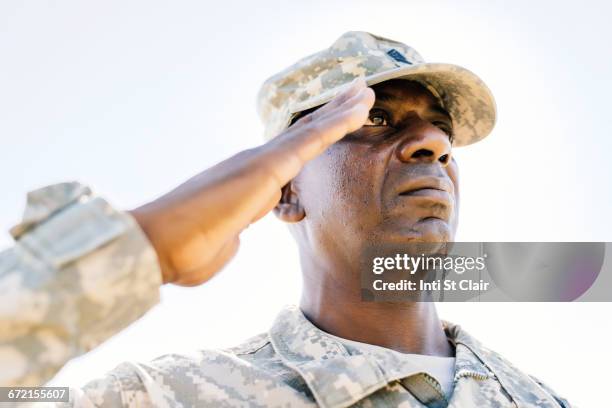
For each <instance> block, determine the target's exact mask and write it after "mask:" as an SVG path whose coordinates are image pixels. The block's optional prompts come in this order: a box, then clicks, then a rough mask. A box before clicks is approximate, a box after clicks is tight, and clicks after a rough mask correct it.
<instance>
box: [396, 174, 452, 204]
mask: <svg viewBox="0 0 612 408" xmlns="http://www.w3.org/2000/svg"><path fill="white" fill-rule="evenodd" d="M453 190H454V189H453V185H452V184H451V183H450V182H449V181H448V180H446V179H443V178H439V177H424V178H419V179H413V180H410V181H409V182H407V183H404V184H402V185H401V186H400V188H399V195H400V196H409V197H430V196H431V197H439V198H442V199H444V200H450V199H451V197H452V192H453Z"/></svg>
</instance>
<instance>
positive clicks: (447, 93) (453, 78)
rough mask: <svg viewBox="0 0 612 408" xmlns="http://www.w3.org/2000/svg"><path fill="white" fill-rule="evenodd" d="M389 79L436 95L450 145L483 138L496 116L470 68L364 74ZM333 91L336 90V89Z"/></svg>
mask: <svg viewBox="0 0 612 408" xmlns="http://www.w3.org/2000/svg"><path fill="white" fill-rule="evenodd" d="M391 79H409V80H414V81H417V82H420V83H422V84H423V85H425V86H426V87H427V88H428V89H430V90H431V91H432V93H434V94H435V95H436V96H437V97H439V98H440V100H441V101H442V103H443V104H444V108H445V109H446V110H447V111H448V113H449V114H450V116H451V118H452V120H453V134H454V142H453V145H454V146H466V145H469V144H472V143H476V142H477V141H479V140H482V139H483V138H485V137H486V136H487V135H489V133H491V130H493V127H494V126H495V120H496V106H495V99H494V98H493V94H492V93H491V91H490V90H489V88H488V87H487V86H486V85H485V83H484V82H483V81H482V80H481V79H480V78H479V77H478V76H477V75H476V74H474V73H473V72H471V71H469V70H468V69H465V68H463V67H460V66H458V65H452V64H442V63H423V64H415V65H406V66H401V67H398V68H396V69H393V70H389V71H385V72H381V73H377V74H374V75H371V76H367V77H365V80H366V83H367V84H368V85H370V86H371V85H375V84H379V83H381V82H385V81H389V80H391ZM337 91H340V89H338V90H337ZM336 93H337V92H331V93H330V92H326V93H325V94H322V95H318V97H316V98H312V99H309V100H306V101H303V102H302V103H300V104H299V105H295V106H292V109H291V111H292V112H298V111H303V110H306V109H310V108H312V107H315V106H318V105H321V104H323V103H326V102H328V101H329V100H331V99H332V98H333V96H334V94H336Z"/></svg>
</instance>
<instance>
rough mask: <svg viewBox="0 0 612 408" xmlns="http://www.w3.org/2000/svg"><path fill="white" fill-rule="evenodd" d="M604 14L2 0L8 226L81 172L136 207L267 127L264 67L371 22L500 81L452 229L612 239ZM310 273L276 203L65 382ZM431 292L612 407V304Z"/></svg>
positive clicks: (443, 311) (529, 365)
mask: <svg viewBox="0 0 612 408" xmlns="http://www.w3.org/2000/svg"><path fill="white" fill-rule="evenodd" d="M459 3H460V4H459ZM611 13H612V8H611V7H610V6H609V5H608V4H606V2H603V1H600V2H595V1H581V2H558V1H537V2H534V1H524V0H520V1H513V2H502V1H484V0H483V1H462V2H457V1H427V2H425V1H421V2H416V1H381V0H378V1H329V0H328V1H309V2H288V1H278V2H271V1H257V2H248V1H243V2H238V1H222V2H203V1H117V0H113V1H104V2H93V1H27V2H23V1H7V0H4V1H2V2H1V3H0V146H1V147H0V186H1V188H2V192H3V193H2V199H1V200H0V228H1V229H2V230H3V231H6V230H7V229H8V228H9V227H10V226H11V225H13V224H14V223H16V222H17V221H18V219H19V217H20V215H21V211H22V209H23V205H24V196H25V193H26V192H27V191H28V190H30V189H32V188H36V187H40V186H43V185H46V184H49V183H54V182H60V181H66V180H73V179H76V180H79V181H82V182H85V183H87V184H90V185H91V186H92V187H93V188H94V189H95V190H96V191H97V192H99V193H101V194H102V195H104V196H105V197H106V198H107V199H109V200H110V201H111V202H112V203H113V204H115V205H116V206H117V207H119V208H126V209H129V208H133V207H135V206H137V205H139V204H141V203H143V202H145V201H146V200H148V199H152V198H154V197H155V196H157V195H158V194H160V193H162V192H165V191H166V190H168V189H169V188H171V187H173V186H175V185H176V184H177V183H180V182H182V181H184V180H185V179H187V178H188V177H190V176H192V175H194V174H196V173H197V172H199V171H200V170H202V169H204V168H206V167H208V166H210V165H212V164H214V163H215V162H217V161H219V160H221V159H223V158H226V157H227V156H229V155H231V154H232V153H234V152H236V151H238V150H240V149H244V148H247V147H251V146H254V145H256V144H258V143H259V142H260V140H261V139H260V137H261V133H262V127H261V125H260V123H259V121H258V118H257V116H256V112H255V102H254V101H255V95H256V92H257V90H258V87H259V85H260V84H261V82H262V81H263V80H265V79H266V78H267V77H268V76H270V75H272V74H274V73H276V72H277V71H279V70H281V69H283V68H285V67H286V66H287V65H289V64H291V63H293V62H294V61H295V60H297V59H298V58H300V57H303V56H305V55H307V54H311V53H312V52H315V51H318V50H319V49H322V48H325V47H327V46H329V45H330V44H331V43H332V42H333V41H334V40H335V39H336V38H337V37H339V36H340V35H341V34H342V33H343V32H345V31H348V30H366V31H371V32H373V33H376V34H379V35H382V36H385V37H389V38H393V39H397V40H401V41H404V42H406V43H407V44H409V45H411V46H413V47H415V48H416V49H417V50H418V51H419V52H420V53H421V54H422V55H423V56H424V57H425V59H426V60H428V61H432V62H452V63H456V64H460V65H463V66H465V67H467V68H469V69H471V70H472V71H474V72H476V73H477V74H478V75H480V76H481V78H482V79H484V80H485V82H486V83H487V84H488V85H489V86H490V88H491V89H492V91H493V93H494V95H495V96H496V99H497V105H498V111H499V116H498V123H497V127H496V128H495V130H494V131H493V133H492V135H491V136H490V137H489V138H488V139H486V140H485V141H483V142H481V143H479V144H477V145H475V146H472V147H467V148H464V149H459V150H457V151H456V153H455V154H456V157H457V159H458V161H459V165H460V167H461V180H462V204H461V205H462V207H461V222H460V231H459V237H458V240H463V241H494V240H498V241H547V240H550V241H611V240H612V230H611V227H612V217H611V216H610V208H611V207H612V206H611V203H612V187H611V182H610V176H611V175H612V161H611V160H610V159H609V157H610V152H611V151H612V122H611V120H610V118H611V116H612V115H611V114H610V110H609V109H610V108H609V98H610V97H609V96H610V94H611V93H612V83H611V79H610V73H611V72H612V53H611V52H610V47H609V45H608V39H609V38H612V26H611V25H610V24H609V16H610V14H611ZM10 242H11V241H10V239H9V236H8V234H6V233H5V234H3V235H1V237H0V246H3V247H4V246H8V245H10ZM300 285H301V280H300V272H299V266H298V262H297V251H296V249H295V247H294V244H293V242H292V240H291V237H290V235H289V234H288V232H287V231H286V230H285V228H284V226H283V225H282V224H281V223H280V222H278V221H277V220H275V219H274V217H273V216H267V217H266V218H265V219H264V220H263V221H261V222H260V223H258V224H257V225H255V226H253V227H251V228H249V230H248V231H247V232H246V233H245V234H244V236H243V237H242V246H241V249H240V252H239V254H238V256H237V257H236V258H235V259H234V260H233V261H232V263H231V264H230V265H229V266H227V267H226V269H225V270H224V271H223V272H222V273H221V274H220V275H219V276H218V277H216V278H215V279H214V280H212V281H211V282H209V283H208V284H206V285H204V286H202V287H198V288H192V289H183V288H177V287H165V288H163V289H162V298H163V299H162V302H161V304H160V305H159V306H157V307H156V308H154V309H153V310H152V311H151V312H150V313H148V314H147V315H146V316H145V317H144V318H143V319H141V320H140V321H139V322H137V323H135V324H134V325H132V326H131V327H130V328H129V329H127V330H125V331H124V332H122V333H121V334H120V335H118V336H116V337H115V338H113V339H112V340H110V341H108V342H107V343H105V344H104V345H102V346H101V347H99V348H98V349H97V350H95V351H94V352H92V353H90V354H89V355H87V356H85V357H83V358H80V359H78V360H75V361H73V362H72V363H70V364H69V365H68V366H67V367H66V368H65V369H64V370H63V371H62V372H61V373H60V374H59V375H58V377H57V378H56V380H55V381H54V384H56V385H81V384H83V383H85V382H87V380H89V379H92V378H95V377H96V376H99V375H102V374H103V373H104V372H106V371H107V370H109V369H112V368H113V367H114V366H116V365H117V364H118V363H120V362H121V361H125V360H145V361H146V360H148V359H151V358H153V357H156V356H158V355H161V354H164V353H169V352H176V351H186V350H190V349H197V348H214V347H224V346H231V345H235V344H237V343H238V342H240V341H241V340H243V339H245V338H247V337H249V336H251V335H254V334H257V333H260V332H262V331H265V330H266V329H267V328H268V327H269V325H270V323H271V321H272V319H273V318H274V316H275V314H276V313H277V312H278V310H279V309H280V308H281V307H282V305H284V304H288V303H297V302H298V300H299V293H300ZM0 301H1V300H0ZM439 309H440V315H441V316H442V317H443V318H445V319H447V320H450V321H453V322H456V323H459V324H461V325H462V326H463V327H464V328H465V329H467V330H468V331H469V332H470V333H472V334H473V335H475V336H476V337H477V338H479V339H480V340H481V341H482V342H483V343H485V344H486V345H488V346H489V347H490V348H492V349H494V350H496V351H499V352H500V353H502V354H503V355H504V356H505V357H507V358H508V359H509V360H510V361H512V362H513V363H515V365H517V366H518V367H519V368H521V369H523V370H524V371H527V372H529V373H531V374H533V375H535V376H537V377H539V378H540V379H542V380H544V381H545V382H547V383H549V385H551V386H552V387H553V388H554V389H556V390H557V391H558V392H559V393H560V394H561V395H564V396H566V397H567V398H568V399H569V400H570V401H572V402H574V403H577V404H578V405H580V406H582V407H599V406H603V405H606V406H608V405H609V403H610V402H609V401H606V400H604V399H603V398H607V395H608V394H609V393H608V388H609V378H610V367H611V366H612V352H611V351H610V346H609V344H610V338H611V337H610V336H611V335H612V331H611V329H610V327H611V323H610V315H611V314H612V304H610V303H608V304H586V303H581V304H579V303H571V304H544V303H541V304H525V303H522V304H518V303H507V304H505V303H497V304H442V305H440V307H439Z"/></svg>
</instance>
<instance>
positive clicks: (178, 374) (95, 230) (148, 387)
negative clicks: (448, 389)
mask: <svg viewBox="0 0 612 408" xmlns="http://www.w3.org/2000/svg"><path fill="white" fill-rule="evenodd" d="M12 232H13V234H14V236H15V237H16V238H17V242H16V244H15V246H14V247H13V248H10V249H9V250H7V251H5V252H3V253H2V254H1V255H0V298H2V302H1V303H0V363H1V365H0V367H1V368H0V378H1V381H0V385H3V386H6V385H40V384H43V383H44V382H45V381H47V380H48V379H49V378H51V377H52V376H53V374H54V373H55V372H57V371H58V370H59V368H60V367H61V366H62V365H63V364H64V363H65V362H66V361H68V360H69V359H70V358H73V357H75V356H77V355H79V354H81V353H83V352H85V351H87V350H89V349H91V348H93V347H95V346H96V345H97V344H99V343H100V342H102V341H103V340H105V339H106V338H108V337H110V336H111V335H113V334H114V333H116V332H117V331H119V330H121V329H122V328H124V327H125V326H127V325H128V324H130V323H131V322H132V321H134V320H136V319H137V318H138V317H139V316H140V315H142V314H143V313H144V312H146V311H147V310H148V309H149V308H150V307H151V306H152V305H154V304H155V303H156V302H157V301H158V299H159V298H158V291H159V286H160V284H161V282H160V272H159V267H158V265H157V260H156V257H155V254H154V252H153V249H152V248H151V246H150V244H149V243H148V241H147V240H146V238H145V236H144V235H143V233H142V232H141V231H140V229H139V228H138V226H137V224H136V223H135V222H134V221H133V220H132V218H131V217H130V216H129V215H128V214H125V213H121V212H118V211H115V210H113V209H112V207H110V206H109V205H108V204H107V203H106V202H105V201H104V200H102V199H101V198H99V197H96V196H94V195H93V194H92V193H91V191H90V190H89V189H88V188H86V187H84V186H82V185H79V184H78V183H68V184H60V185H55V186H51V187H48V188H44V189H41V190H38V191H35V192H33V193H31V194H30V195H29V198H28V205H27V209H26V213H25V216H24V220H23V222H22V223H21V224H20V225H18V226H17V227H16V228H14V229H13V230H12ZM445 330H446V333H447V336H448V338H449V340H450V341H451V342H452V343H453V344H455V346H456V366H455V377H454V378H455V384H454V392H453V393H452V395H451V396H450V399H449V400H448V401H447V400H446V399H445V396H444V395H443V393H442V392H441V388H440V385H439V384H438V383H437V382H436V380H435V379H433V378H432V377H430V376H429V375H427V374H425V373H422V372H421V371H420V369H419V367H418V366H416V365H413V364H411V363H410V362H407V361H406V360H405V359H402V358H400V357H401V355H400V354H399V353H398V352H395V351H393V350H389V349H383V348H377V349H373V348H361V347H359V345H355V343H350V342H347V343H343V342H341V341H339V340H338V339H337V338H334V337H332V336H330V335H328V334H327V333H325V332H323V331H321V330H319V329H318V328H316V327H315V326H314V325H313V324H312V323H310V322H309V321H308V320H307V319H306V318H305V317H304V315H303V314H302V313H301V312H300V310H299V309H298V308H296V307H287V308H286V309H284V310H283V311H282V312H281V313H280V314H279V315H278V317H277V318H276V321H275V322H274V324H273V326H272V328H271V329H270V330H269V331H268V332H267V333H264V334H261V335H259V336H256V337H254V338H253V339H251V340H249V341H247V342H245V343H244V344H242V345H240V346H238V347H235V348H231V349H227V350H218V351H199V352H195V353H192V354H188V355H178V354H170V355H166V356H163V357H160V358H158V359H156V360H153V361H152V362H150V363H146V364H143V363H123V364H121V365H119V366H118V367H117V368H116V369H115V370H113V371H111V372H110V373H109V374H108V375H107V376H106V377H104V378H102V379H99V380H96V381H92V382H90V383H89V384H88V385H86V386H85V387H84V388H83V389H72V390H71V402H70V403H68V404H65V405H67V406H83V407H91V406H94V407H116V406H125V407H153V406H155V407H166V406H167V407H190V406H211V407H316V406H320V407H330V408H331V407H348V406H355V407H404V408H409V407H423V406H427V407H446V406H448V407H551V408H552V407H569V404H568V403H567V402H566V401H565V400H563V399H561V398H560V397H558V396H556V395H555V394H554V393H553V392H552V391H551V390H549V389H548V388H547V387H546V386H544V385H542V384H541V383H539V382H538V381H537V380H535V379H533V378H531V377H529V376H528V375H525V374H523V373H522V372H520V371H519V370H517V369H516V368H515V367H513V366H512V365H511V364H510V363H508V362H507V361H505V360H504V359H502V358H501V357H500V356H499V355H497V354H496V353H494V352H492V351H491V350H488V349H487V348H485V347H483V346H482V345H480V343H478V342H477V341H476V340H474V339H473V338H472V337H470V336H469V335H468V334H467V333H466V332H465V331H463V330H461V328H460V327H459V326H455V325H452V324H449V323H447V324H446V326H445ZM36 406H40V404H37V405H36Z"/></svg>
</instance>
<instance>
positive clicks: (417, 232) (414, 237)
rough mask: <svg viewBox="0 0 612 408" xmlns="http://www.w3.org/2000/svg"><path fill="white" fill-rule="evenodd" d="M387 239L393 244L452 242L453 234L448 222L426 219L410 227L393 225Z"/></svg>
mask: <svg viewBox="0 0 612 408" xmlns="http://www.w3.org/2000/svg"><path fill="white" fill-rule="evenodd" d="M387 231H389V230H387ZM387 237H388V239H389V241H392V242H393V243H395V244H409V243H419V242H425V243H427V242H452V241H453V240H454V237H455V233H454V228H453V225H452V224H451V223H450V222H449V221H448V220H443V219H441V218H436V217H427V218H423V219H420V220H418V221H416V222H413V223H411V224H410V225H405V224H404V225H402V224H396V225H393V226H392V227H391V231H389V234H388V236H387Z"/></svg>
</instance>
